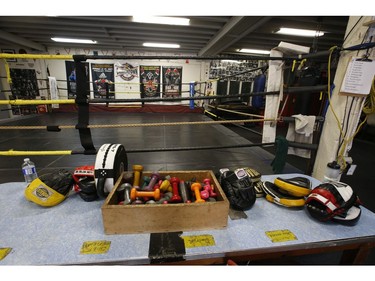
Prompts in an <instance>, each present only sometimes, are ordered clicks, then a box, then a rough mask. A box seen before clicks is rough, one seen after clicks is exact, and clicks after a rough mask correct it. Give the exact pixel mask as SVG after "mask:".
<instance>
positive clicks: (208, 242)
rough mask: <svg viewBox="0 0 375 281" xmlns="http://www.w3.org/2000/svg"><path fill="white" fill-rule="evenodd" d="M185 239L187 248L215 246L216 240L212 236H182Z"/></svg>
mask: <svg viewBox="0 0 375 281" xmlns="http://www.w3.org/2000/svg"><path fill="white" fill-rule="evenodd" d="M181 238H182V239H184V243H185V248H196V247H207V246H215V240H214V237H213V236H212V235H208V234H207V235H194V236H181Z"/></svg>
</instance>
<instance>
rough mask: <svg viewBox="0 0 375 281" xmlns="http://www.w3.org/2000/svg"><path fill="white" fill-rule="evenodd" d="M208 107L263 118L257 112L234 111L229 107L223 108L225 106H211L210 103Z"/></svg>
mask: <svg viewBox="0 0 375 281" xmlns="http://www.w3.org/2000/svg"><path fill="white" fill-rule="evenodd" d="M208 107H211V108H214V109H217V110H220V111H226V112H230V113H235V114H238V115H244V116H250V117H260V118H264V116H263V115H258V114H252V113H245V112H239V111H234V110H230V109H225V108H222V107H215V106H212V105H208Z"/></svg>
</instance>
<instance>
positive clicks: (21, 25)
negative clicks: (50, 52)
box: [0, 16, 349, 56]
mask: <svg viewBox="0 0 375 281" xmlns="http://www.w3.org/2000/svg"><path fill="white" fill-rule="evenodd" d="M186 17H188V18H190V19H191V21H190V26H172V25H155V24H143V23H135V22H132V21H131V17H130V16H59V17H41V16H0V46H1V47H2V48H4V47H11V48H12V49H16V50H17V51H18V50H19V49H21V48H23V49H30V50H33V51H35V52H41V53H44V52H46V51H47V49H49V48H57V49H63V48H86V49H87V48H91V49H93V47H92V45H91V46H88V45H77V44H70V45H69V44H67V43H56V42H53V41H52V40H51V39H50V38H51V37H69V38H84V39H92V40H96V41H97V42H98V44H97V45H95V48H97V49H99V50H122V51H151V52H163V53H165V52H171V53H174V54H176V53H177V54H189V55H198V56H215V55H228V54H234V53H235V52H236V50H237V49H241V48H252V49H266V50H270V49H272V48H273V47H275V46H277V45H278V44H279V42H280V41H285V42H289V43H294V44H298V45H303V46H307V47H311V48H312V50H313V51H322V50H327V49H329V48H330V47H332V46H335V45H339V46H340V45H342V42H343V38H344V35H345V30H346V25H347V23H348V19H349V17H347V16H191V17H190V16H186ZM280 27H290V28H303V29H314V30H317V29H318V30H321V31H325V32H327V33H326V34H325V35H324V36H322V37H318V38H308V37H297V36H287V35H278V34H275V33H274V32H275V31H277V30H278V29H279V28H280ZM146 41H147V42H161V43H177V44H180V45H181V48H180V49H178V50H176V49H173V50H171V49H155V48H154V49H150V48H146V47H143V46H142V43H144V42H146Z"/></svg>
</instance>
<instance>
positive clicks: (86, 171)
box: [73, 166, 99, 202]
mask: <svg viewBox="0 0 375 281" xmlns="http://www.w3.org/2000/svg"><path fill="white" fill-rule="evenodd" d="M73 179H74V182H75V183H74V190H75V191H76V192H78V194H79V196H80V197H81V198H82V199H83V200H84V201H86V202H91V201H94V200H96V199H98V198H99V196H98V194H97V192H96V186H95V178H94V166H81V167H78V168H76V169H75V171H74V173H73Z"/></svg>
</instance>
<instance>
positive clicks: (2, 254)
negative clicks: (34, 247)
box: [0, 248, 12, 261]
mask: <svg viewBox="0 0 375 281" xmlns="http://www.w3.org/2000/svg"><path fill="white" fill-rule="evenodd" d="M10 251H12V248H0V261H1V260H2V259H4V258H5V257H6V256H7V255H8V254H9V253H10Z"/></svg>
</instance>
